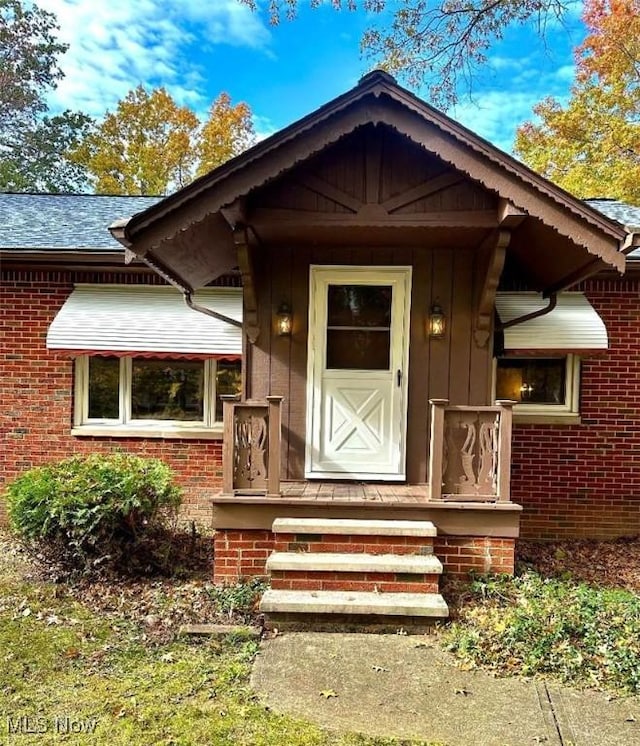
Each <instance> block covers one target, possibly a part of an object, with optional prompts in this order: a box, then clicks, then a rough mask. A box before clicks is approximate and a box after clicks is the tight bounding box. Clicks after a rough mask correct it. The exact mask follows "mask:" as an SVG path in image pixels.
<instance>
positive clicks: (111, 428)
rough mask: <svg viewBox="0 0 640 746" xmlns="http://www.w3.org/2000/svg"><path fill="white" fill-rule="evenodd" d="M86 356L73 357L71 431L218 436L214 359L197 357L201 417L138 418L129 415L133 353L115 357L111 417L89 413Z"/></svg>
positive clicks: (87, 364)
mask: <svg viewBox="0 0 640 746" xmlns="http://www.w3.org/2000/svg"><path fill="white" fill-rule="evenodd" d="M89 357H90V356H89V355H81V356H79V357H77V358H76V360H75V383H74V414H73V429H72V434H73V435H93V436H95V435H98V436H99V435H105V436H116V437H117V436H120V437H136V436H140V437H157V438H166V437H192V438H196V437H197V438H221V437H222V430H223V425H222V421H221V420H218V421H216V419H215V416H216V368H217V365H216V361H215V360H212V359H210V358H206V359H203V360H201V361H200V362H202V363H203V365H204V391H203V412H204V419H203V420H151V419H149V420H147V419H144V420H140V419H133V418H132V417H131V393H132V371H133V359H134V358H135V355H134V356H131V357H129V356H126V357H121V358H119V362H120V379H119V387H118V390H119V395H120V400H119V411H120V417H118V418H115V419H107V418H90V417H89ZM105 357H109V355H105ZM151 359H157V358H151Z"/></svg>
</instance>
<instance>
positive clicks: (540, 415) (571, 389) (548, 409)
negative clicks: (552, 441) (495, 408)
mask: <svg viewBox="0 0 640 746" xmlns="http://www.w3.org/2000/svg"><path fill="white" fill-rule="evenodd" d="M554 357H555V358H564V359H565V360H566V366H565V400H564V403H563V404H526V403H523V402H518V403H517V404H514V407H513V416H514V420H515V422H521V423H527V422H531V423H535V422H542V423H544V422H546V423H551V424H553V423H554V422H557V423H558V424H577V423H579V422H580V358H579V357H578V355H574V354H573V353H567V354H566V355H545V354H544V353H542V354H539V355H517V354H515V355H510V354H507V355H502V356H501V358H503V359H505V358H506V359H508V358H514V359H516V360H523V359H525V358H526V359H531V360H548V359H550V358H554ZM497 380H498V358H494V359H493V398H494V399H495V398H496V386H497Z"/></svg>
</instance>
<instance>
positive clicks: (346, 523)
mask: <svg viewBox="0 0 640 746" xmlns="http://www.w3.org/2000/svg"><path fill="white" fill-rule="evenodd" d="M272 531H273V534H274V537H275V541H274V547H273V548H274V550H275V551H276V552H311V553H315V552H318V553H320V552H322V553H326V552H330V553H334V554H346V553H350V554H353V553H365V554H412V555H416V554H419V555H425V556H428V555H431V554H433V539H434V537H435V536H436V534H437V531H436V528H435V526H434V525H433V523H431V521H383V520H356V519H339V518H276V519H275V520H274V522H273V527H272Z"/></svg>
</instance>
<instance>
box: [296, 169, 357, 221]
mask: <svg viewBox="0 0 640 746" xmlns="http://www.w3.org/2000/svg"><path fill="white" fill-rule="evenodd" d="M300 184H301V185H302V186H303V187H306V188H307V189H310V190H311V191H312V192H315V193H316V194H319V195H320V196H321V197H326V198H327V199H329V200H331V201H332V202H335V203H336V204H338V205H341V206H342V207H346V208H347V210H351V211H352V212H358V210H359V209H360V208H361V207H362V201H361V200H359V199H358V198H357V197H354V196H352V195H351V194H347V192H344V191H342V189H339V188H338V187H336V186H333V184H329V182H328V181H325V180H324V179H321V178H320V177H319V176H314V175H313V174H309V175H308V176H306V177H305V178H304V179H303V180H302V181H300Z"/></svg>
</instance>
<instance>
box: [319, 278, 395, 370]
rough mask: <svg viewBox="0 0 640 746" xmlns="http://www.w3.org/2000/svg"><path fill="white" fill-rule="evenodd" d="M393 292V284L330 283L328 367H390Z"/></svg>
mask: <svg viewBox="0 0 640 746" xmlns="http://www.w3.org/2000/svg"><path fill="white" fill-rule="evenodd" d="M392 292H393V291H392V288H391V286H389V285H329V291H328V298H327V302H328V306H327V359H326V367H327V368H328V369H333V370H336V369H338V370H344V369H346V370H388V369H389V364H390V363H389V359H390V346H391V300H392Z"/></svg>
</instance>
